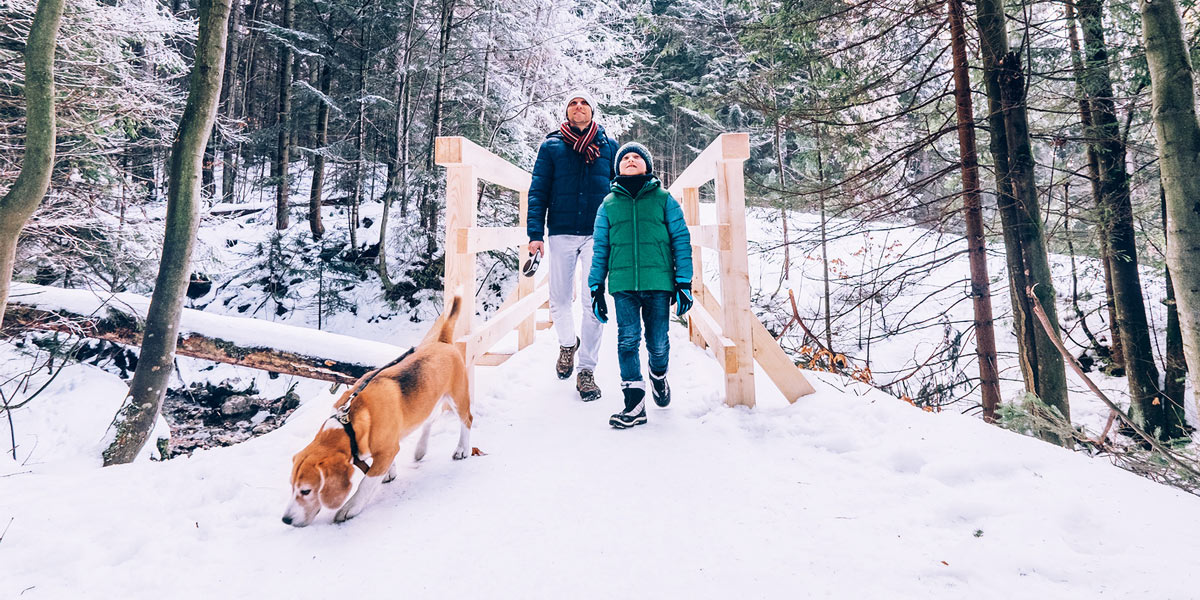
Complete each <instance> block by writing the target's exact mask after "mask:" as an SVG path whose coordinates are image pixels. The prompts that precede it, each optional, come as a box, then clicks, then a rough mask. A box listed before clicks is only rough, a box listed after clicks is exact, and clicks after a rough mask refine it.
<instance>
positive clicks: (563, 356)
mask: <svg viewBox="0 0 1200 600" xmlns="http://www.w3.org/2000/svg"><path fill="white" fill-rule="evenodd" d="M576 350H579V338H575V345H574V346H559V347H558V362H557V363H555V364H554V370H555V371H556V372H557V373H558V378H559V379H566V378H568V377H570V376H571V372H572V371H574V370H575V351H576Z"/></svg>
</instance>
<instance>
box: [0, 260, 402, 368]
mask: <svg viewBox="0 0 1200 600" xmlns="http://www.w3.org/2000/svg"><path fill="white" fill-rule="evenodd" d="M149 303H150V301H149V299H148V298H144V297H142V296H137V295H135V294H107V295H103V296H101V295H98V294H96V293H93V292H90V291H87V290H64V289H59V288H52V287H46V286H39V285H32V284H22V283H17V284H14V285H13V294H12V296H11V300H10V302H9V304H8V307H7V310H6V311H5V315H4V329H3V332H0V333H3V334H4V335H12V334H14V333H17V332H19V331H23V330H29V329H36V330H43V331H61V332H65V333H70V334H74V335H79V336H83V337H87V338H94V339H102V340H107V341H110V342H116V343H118V344H124V345H128V346H140V345H141V340H142V332H141V323H142V322H143V320H144V315H145V309H146V307H148V306H149ZM179 331H180V333H179V340H178V346H177V349H176V353H177V354H178V355H180V356H188V357H192V358H201V359H204V360H211V361H214V362H221V363H227V364H233V365H238V366H243V367H250V368H253V369H261V370H264V371H271V372H274V373H280V374H284V375H296V376H299V377H305V378H309V379H317V380H321V381H331V382H338V383H353V382H354V381H356V380H357V379H358V378H359V377H360V376H362V375H363V374H364V373H366V372H367V371H369V370H371V369H373V368H375V367H376V366H378V365H381V364H384V363H386V362H387V361H389V360H391V359H393V358H395V357H397V356H399V355H400V354H401V353H403V351H404V349H403V348H401V347H399V346H393V345H391V344H385V343H382V342H374V341H370V340H363V339H359V338H353V337H350V336H345V335H338V334H334V333H328V332H324V331H318V330H313V329H307V328H303V327H295V326H291V325H283V324H280V323H271V322H268V321H261V320H258V319H250V318H246V317H232V316H225V315H215V314H210V313H205V312H201V311H197V310H192V309H184V314H183V318H182V319H181V321H180V328H179Z"/></svg>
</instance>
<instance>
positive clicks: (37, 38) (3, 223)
mask: <svg viewBox="0 0 1200 600" xmlns="http://www.w3.org/2000/svg"><path fill="white" fill-rule="evenodd" d="M62 14H63V0H40V1H39V2H38V5H37V11H36V12H35V13H34V15H33V25H32V26H31V27H30V29H29V40H28V41H27V42H26V43H25V157H24V158H23V159H22V160H21V172H20V174H18V175H17V179H16V181H14V182H13V184H12V187H11V188H9V190H8V193H7V194H5V195H4V197H3V198H0V324H3V322H4V307H5V305H6V304H8V290H9V287H10V286H11V285H12V274H13V267H14V265H15V264H16V258H17V236H18V234H19V233H20V232H21V228H22V227H24V226H25V221H28V220H29V217H30V215H32V214H33V211H34V210H36V209H37V206H38V204H40V203H41V202H42V198H43V197H44V196H45V195H46V190H47V189H49V188H50V173H51V172H52V171H53V170H54V139H55V124H54V48H55V47H56V45H57V43H58V25H59V23H60V22H61V21H62Z"/></svg>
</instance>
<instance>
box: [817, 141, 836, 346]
mask: <svg viewBox="0 0 1200 600" xmlns="http://www.w3.org/2000/svg"><path fill="white" fill-rule="evenodd" d="M821 142H822V140H821V125H820V123H818V124H817V185H819V186H821V188H820V192H819V193H818V194H817V196H818V197H819V198H820V202H821V265H822V266H823V269H824V270H823V272H822V278H823V279H824V280H825V349H826V350H829V351H830V352H833V351H834V350H833V316H832V312H833V305H832V303H831V302H830V296H831V295H830V293H829V243H828V242H829V235H828V232H827V229H826V224H827V223H826V219H825V161H824V158H825V157H824V156H822V149H823V144H822V143H821Z"/></svg>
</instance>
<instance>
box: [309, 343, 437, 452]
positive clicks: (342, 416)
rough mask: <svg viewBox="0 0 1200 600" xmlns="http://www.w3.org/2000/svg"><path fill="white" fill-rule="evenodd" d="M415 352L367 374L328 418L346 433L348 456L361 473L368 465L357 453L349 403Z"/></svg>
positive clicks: (412, 350) (413, 350)
mask: <svg viewBox="0 0 1200 600" xmlns="http://www.w3.org/2000/svg"><path fill="white" fill-rule="evenodd" d="M416 350H417V349H416V348H415V347H413V348H409V349H408V351H407V352H405V353H404V354H401V355H400V356H399V357H397V358H395V359H392V362H389V363H388V364H386V365H383V366H382V367H379V368H378V369H375V370H374V371H372V372H370V373H368V374H367V375H366V376H365V377H363V378H362V379H361V380H360V381H359V382H358V385H356V386H354V391H352V392H350V397H349V398H346V402H345V403H344V404H342V405H341V406H339V407H337V408H336V409H334V411H333V414H332V415H331V416H330V417H329V418H330V419H333V420H334V421H337V422H338V423H339V424H341V426H342V429H343V430H345V432H346V435H347V436H349V437H350V456H351V458H353V460H354V466H356V467H358V468H359V470H361V471H362V472H363V473H366V472H367V469H369V468H370V465H368V464H367V461H365V460H363V459H362V457H361V456H359V453H358V436H357V435H355V434H354V425H351V424H350V403H351V402H353V401H354V399H355V398H357V397H358V394H359V392H362V391H363V389H364V388H366V387H367V384H368V383H371V380H372V379H375V376H376V375H378V374H380V373H382V372H383V370H384V369H388V368H391V367H393V366H395V365H397V364H399V363H400V362H401V361H403V360H404V359H406V358H408V357H409V355H410V354H412V353H413V352H416Z"/></svg>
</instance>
